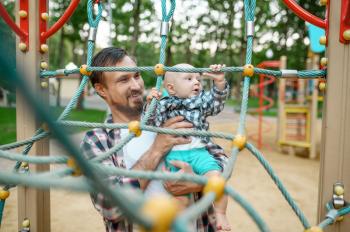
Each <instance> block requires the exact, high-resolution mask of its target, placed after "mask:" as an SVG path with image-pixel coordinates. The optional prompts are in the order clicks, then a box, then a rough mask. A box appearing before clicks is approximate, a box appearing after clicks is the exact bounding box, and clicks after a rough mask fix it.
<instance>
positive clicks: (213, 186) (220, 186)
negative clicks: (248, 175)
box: [203, 176, 226, 201]
mask: <svg viewBox="0 0 350 232" xmlns="http://www.w3.org/2000/svg"><path fill="white" fill-rule="evenodd" d="M225 184H226V180H225V178H224V177H222V176H212V177H209V179H208V182H207V184H206V185H205V186H204V189H203V193H204V194H207V193H209V192H214V193H215V196H216V197H215V200H216V201H218V200H220V199H221V197H222V196H223V195H224V190H225Z"/></svg>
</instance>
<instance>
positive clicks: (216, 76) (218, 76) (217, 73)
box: [203, 64, 226, 90]
mask: <svg viewBox="0 0 350 232" xmlns="http://www.w3.org/2000/svg"><path fill="white" fill-rule="evenodd" d="M225 67H226V65H224V64H222V65H221V64H213V65H210V66H209V68H210V69H211V70H212V71H213V72H212V73H204V74H203V75H205V76H208V77H210V78H212V79H213V81H214V84H215V86H216V87H217V88H218V89H220V90H224V89H225V83H226V81H225V73H224V72H221V69H222V68H225Z"/></svg>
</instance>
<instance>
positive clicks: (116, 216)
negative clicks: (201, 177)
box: [81, 115, 226, 232]
mask: <svg viewBox="0 0 350 232" xmlns="http://www.w3.org/2000/svg"><path fill="white" fill-rule="evenodd" d="M106 123H113V120H112V115H109V116H108V117H107V119H106ZM120 139H121V136H120V130H119V129H102V128H95V129H93V130H91V131H88V132H87V133H86V134H85V137H84V139H83V141H82V143H81V150H82V152H83V154H84V155H85V156H86V157H87V158H88V159H92V158H94V157H97V156H99V155H100V154H102V153H104V152H106V151H108V150H109V149H110V148H112V147H113V146H114V145H116V144H117V143H118V141H119V140H120ZM207 149H208V151H209V152H210V153H211V154H213V156H214V157H215V158H216V159H217V160H218V161H219V163H221V164H223V163H224V162H225V161H226V156H225V153H224V151H223V150H222V148H221V147H219V146H218V145H216V144H213V143H209V144H208V145H207ZM102 164H103V165H106V166H112V167H119V168H125V163H124V158H123V150H120V151H119V152H117V153H115V154H113V155H112V156H110V157H108V158H107V159H105V160H103V161H102ZM105 181H108V182H109V183H110V184H114V185H116V184H121V185H125V184H129V185H131V186H133V187H135V188H140V184H139V181H138V180H137V179H132V178H128V177H124V176H109V177H108V179H107V180H105ZM200 197H201V193H194V194H193V199H194V201H197V200H199V199H200ZM91 199H92V203H93V204H94V206H95V208H96V209H97V211H98V212H99V213H100V214H101V215H102V217H103V220H104V223H105V226H106V232H132V231H133V224H132V222H131V221H129V220H127V219H126V218H124V217H123V215H122V212H121V211H120V210H119V209H118V207H116V206H114V205H111V204H110V203H109V202H108V201H107V199H106V198H105V197H104V195H103V194H102V193H98V194H91ZM196 224H197V231H199V232H207V231H216V229H215V224H216V221H215V214H214V209H213V207H210V208H209V209H208V210H207V211H206V212H205V213H203V214H202V216H201V217H200V218H198V219H197V221H196Z"/></svg>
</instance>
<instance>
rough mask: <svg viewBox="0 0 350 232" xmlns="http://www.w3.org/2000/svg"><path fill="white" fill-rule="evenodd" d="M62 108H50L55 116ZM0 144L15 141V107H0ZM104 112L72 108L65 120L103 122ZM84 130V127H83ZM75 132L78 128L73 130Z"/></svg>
mask: <svg viewBox="0 0 350 232" xmlns="http://www.w3.org/2000/svg"><path fill="white" fill-rule="evenodd" d="M62 111H63V108H52V109H51V112H52V114H53V115H54V116H55V117H57V116H58V115H59V114H60V113H61V112H62ZM0 115H1V117H0V130H1V131H2V133H0V145H1V144H7V143H11V142H15V141H16V109H15V108H4V107H0ZM105 117H106V112H105V111H101V110H72V112H71V113H70V115H69V116H68V118H67V120H80V121H85V122H103V121H104V118H105ZM83 130H84V129H83ZM73 131H75V132H78V131H81V129H80V130H73Z"/></svg>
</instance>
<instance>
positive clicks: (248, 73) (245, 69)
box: [243, 64, 254, 77]
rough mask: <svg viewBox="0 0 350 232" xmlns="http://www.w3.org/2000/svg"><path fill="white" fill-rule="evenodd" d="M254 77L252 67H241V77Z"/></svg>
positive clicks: (249, 65) (248, 65) (247, 65)
mask: <svg viewBox="0 0 350 232" xmlns="http://www.w3.org/2000/svg"><path fill="white" fill-rule="evenodd" d="M253 75H254V66H253V65H251V64H246V65H244V66H243V76H248V77H252V76H253Z"/></svg>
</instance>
